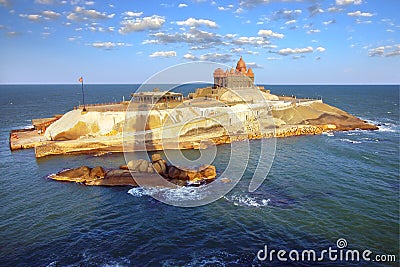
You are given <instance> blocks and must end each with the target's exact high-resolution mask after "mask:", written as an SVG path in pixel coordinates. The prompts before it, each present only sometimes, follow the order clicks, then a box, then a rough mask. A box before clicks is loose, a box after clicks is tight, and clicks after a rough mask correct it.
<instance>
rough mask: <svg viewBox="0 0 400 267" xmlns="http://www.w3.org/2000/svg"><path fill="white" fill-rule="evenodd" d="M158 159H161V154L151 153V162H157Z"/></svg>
mask: <svg viewBox="0 0 400 267" xmlns="http://www.w3.org/2000/svg"><path fill="white" fill-rule="evenodd" d="M159 160H162V157H161V155H160V154H153V155H151V162H153V163H154V162H157V161H159Z"/></svg>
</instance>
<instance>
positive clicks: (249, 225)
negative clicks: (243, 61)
mask: <svg viewBox="0 0 400 267" xmlns="http://www.w3.org/2000/svg"><path fill="white" fill-rule="evenodd" d="M137 87H138V86H137V85H86V87H85V97H86V102H87V103H99V102H116V101H120V100H122V98H123V97H124V98H125V99H129V95H130V93H132V92H133V91H134V90H135V89H136V88H137ZM265 87H266V88H267V89H271V93H275V94H282V95H297V96H298V97H309V98H322V99H323V101H324V102H326V103H328V104H331V105H334V106H336V107H339V108H341V109H343V110H345V111H347V112H349V113H351V114H353V115H355V116H357V117H360V118H362V119H363V120H367V121H370V122H373V123H375V124H379V125H380V126H379V130H377V131H360V130H355V131H348V132H335V133H334V134H333V135H319V136H300V137H289V138H282V139H277V144H276V152H275V160H274V162H273V164H272V167H271V169H270V171H269V173H268V176H267V178H266V179H265V181H264V182H263V184H262V185H261V187H260V188H259V189H258V190H256V191H255V192H253V193H250V192H248V190H247V189H248V185H249V182H250V179H251V177H252V173H253V171H254V167H255V166H256V165H257V162H258V160H263V159H259V154H257V153H259V151H258V152H257V149H255V150H254V151H255V152H254V153H253V154H252V155H251V156H250V159H249V163H248V168H247V169H246V171H245V173H244V176H243V178H242V179H241V181H240V182H239V183H238V185H237V186H236V187H235V188H234V189H233V190H232V191H231V192H229V193H228V194H227V195H226V196H224V197H223V198H221V199H219V200H218V201H215V202H213V203H211V204H208V205H205V206H201V207H196V208H180V207H174V206H169V205H166V204H164V203H161V202H159V201H157V200H155V199H153V198H152V197H150V196H149V192H148V191H146V190H144V189H140V188H135V189H131V188H129V187H113V188H111V187H90V186H83V185H79V184H73V183H64V182H56V181H52V180H49V179H48V178H47V177H48V175H49V174H52V173H56V172H58V171H60V170H62V169H64V168H72V167H78V166H81V165H83V164H84V165H88V166H92V167H94V166H96V165H102V166H104V167H106V168H112V167H116V166H118V165H122V164H124V157H123V154H121V153H112V154H106V155H103V156H100V157H95V156H93V155H68V156H67V155H60V156H51V157H45V158H40V159H36V158H35V155H34V151H33V150H20V151H14V152H11V151H10V150H9V144H8V142H9V140H8V139H9V133H10V131H11V130H12V129H19V128H24V127H26V126H29V125H30V124H31V121H30V120H31V119H32V118H40V117H51V116H53V115H54V114H62V113H65V112H66V111H68V110H71V109H72V108H73V107H74V106H77V105H79V104H80V103H81V102H80V101H81V88H80V85H79V84H77V85H1V86H0V92H1V93H0V135H1V138H0V141H1V146H0V188H1V190H0V203H1V206H0V211H1V212H0V216H1V220H0V265H1V266H262V265H267V264H268V265H271V266H280V265H285V266H298V265H299V266H309V265H314V264H319V265H320V266H326V265H330V266H332V265H340V266H347V265H350V266H356V265H364V266H374V265H376V266H386V265H387V266H398V264H399V141H400V139H399V138H400V123H399V91H400V88H399V86H397V85H396V86H394V85H386V86H383V85H358V86H353V85H335V86H326V85H312V86H300V85H299V86H294V85H280V86H277V85H274V86H269V85H265ZM192 89H193V85H192V87H191V86H189V85H188V86H186V87H182V88H179V90H180V91H182V92H184V93H187V92H188V91H190V90H192ZM250 145H251V146H253V147H255V148H257V147H259V145H260V140H252V141H250ZM185 153H186V154H187V155H188V157H190V156H191V155H192V154H193V153H194V154H195V153H196V152H195V151H185ZM229 153H230V145H222V146H219V147H218V154H217V160H216V161H215V165H216V167H217V170H220V169H221V168H223V167H224V164H225V162H224V160H225V159H226V157H228V155H229ZM192 156H193V155H192ZM265 172H266V171H265ZM169 195H170V196H171V197H193V196H191V195H190V194H188V192H186V191H184V190H181V191H179V190H175V191H171V192H170V194H169ZM338 240H340V241H341V242H346V243H345V245H346V246H343V245H340V246H341V247H340V249H339V246H338V245H339V242H338ZM341 244H342V243H341ZM266 246H267V248H268V251H269V252H270V251H271V250H276V251H278V250H284V251H286V252H287V253H286V257H288V253H289V251H292V250H297V251H300V252H301V251H303V250H315V251H317V253H320V252H321V251H323V250H325V249H328V248H330V247H331V248H332V249H336V250H342V251H343V250H344V249H349V250H350V249H351V250H358V251H365V250H369V251H371V252H372V256H375V255H381V256H385V255H395V257H396V261H395V262H386V263H378V262H376V261H371V262H367V261H364V260H361V261H360V262H358V261H346V260H344V259H343V258H342V259H341V260H340V259H339V260H336V261H325V262H316V261H312V260H308V261H307V260H306V261H300V260H299V261H291V260H289V261H286V262H284V261H280V260H279V259H278V258H277V256H276V253H275V255H273V256H274V257H273V259H272V261H269V259H259V257H258V256H257V254H260V253H259V252H260V250H261V252H262V253H261V254H263V253H264V251H265V248H266ZM293 255H294V254H293ZM372 256H371V257H372ZM325 259H326V258H325ZM374 259H375V260H377V259H376V258H374Z"/></svg>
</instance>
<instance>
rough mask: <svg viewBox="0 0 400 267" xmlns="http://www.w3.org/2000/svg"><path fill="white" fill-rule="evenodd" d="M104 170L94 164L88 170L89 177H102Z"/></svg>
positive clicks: (104, 173)
mask: <svg viewBox="0 0 400 267" xmlns="http://www.w3.org/2000/svg"><path fill="white" fill-rule="evenodd" d="M105 175H106V172H105V171H104V169H103V168H102V167H101V166H96V167H94V168H93V169H92V170H91V171H90V179H101V178H104V176H105Z"/></svg>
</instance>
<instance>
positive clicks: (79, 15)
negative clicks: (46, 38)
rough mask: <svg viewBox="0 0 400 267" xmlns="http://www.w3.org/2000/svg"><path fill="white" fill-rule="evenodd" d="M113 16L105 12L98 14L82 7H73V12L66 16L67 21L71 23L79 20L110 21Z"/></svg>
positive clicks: (93, 10)
mask: <svg viewBox="0 0 400 267" xmlns="http://www.w3.org/2000/svg"><path fill="white" fill-rule="evenodd" d="M114 16H115V14H107V13H105V12H99V11H97V10H95V9H85V8H84V7H79V6H77V7H75V10H74V12H71V13H69V14H68V16H67V19H69V20H73V21H81V20H83V21H84V20H88V19H91V20H96V19H112V18H113V17H114Z"/></svg>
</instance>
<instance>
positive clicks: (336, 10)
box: [327, 6, 343, 13]
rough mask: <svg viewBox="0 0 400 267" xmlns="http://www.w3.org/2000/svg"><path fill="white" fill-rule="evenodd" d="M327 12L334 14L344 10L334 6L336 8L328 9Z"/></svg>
mask: <svg viewBox="0 0 400 267" xmlns="http://www.w3.org/2000/svg"><path fill="white" fill-rule="evenodd" d="M327 11H328V12H332V13H335V12H341V11H343V8H340V7H336V6H334V7H330V8H328V9H327Z"/></svg>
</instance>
